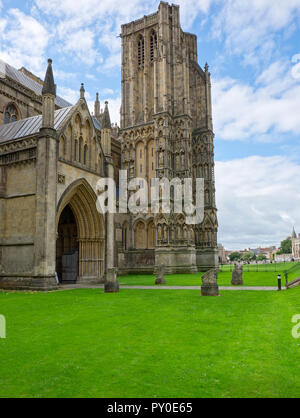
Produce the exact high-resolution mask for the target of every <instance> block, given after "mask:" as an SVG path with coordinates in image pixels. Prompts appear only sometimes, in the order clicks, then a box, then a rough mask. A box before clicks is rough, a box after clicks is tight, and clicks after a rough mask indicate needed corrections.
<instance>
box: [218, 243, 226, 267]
mask: <svg viewBox="0 0 300 418" xmlns="http://www.w3.org/2000/svg"><path fill="white" fill-rule="evenodd" d="M227 252H228V251H226V250H225V248H224V247H223V245H222V244H219V245H218V253H219V264H226V263H227V261H228V258H227V254H226V253H227Z"/></svg>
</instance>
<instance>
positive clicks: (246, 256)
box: [242, 251, 256, 263]
mask: <svg viewBox="0 0 300 418" xmlns="http://www.w3.org/2000/svg"><path fill="white" fill-rule="evenodd" d="M242 260H243V261H246V262H247V263H250V261H253V260H256V255H255V254H254V253H253V252H252V251H248V252H247V253H245V254H243V256H242Z"/></svg>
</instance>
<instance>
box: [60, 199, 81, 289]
mask: <svg viewBox="0 0 300 418" xmlns="http://www.w3.org/2000/svg"><path fill="white" fill-rule="evenodd" d="M77 230H78V229H77V223H76V219H75V216H74V213H73V211H72V209H71V207H70V205H67V206H66V207H65V208H64V210H63V211H62V214H61V216H60V219H59V224H58V236H57V242H56V266H57V267H56V272H57V276H58V280H59V282H60V283H76V281H77V277H78V271H79V257H78V256H79V247H78V235H77Z"/></svg>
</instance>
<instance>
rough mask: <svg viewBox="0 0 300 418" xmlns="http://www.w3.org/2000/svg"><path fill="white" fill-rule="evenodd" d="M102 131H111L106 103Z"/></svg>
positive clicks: (106, 104)
mask: <svg viewBox="0 0 300 418" xmlns="http://www.w3.org/2000/svg"><path fill="white" fill-rule="evenodd" d="M102 129H111V121H110V114H109V110H108V102H105V109H104V112H103V117H102Z"/></svg>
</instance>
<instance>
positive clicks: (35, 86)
mask: <svg viewBox="0 0 300 418" xmlns="http://www.w3.org/2000/svg"><path fill="white" fill-rule="evenodd" d="M1 77H4V78H10V79H12V80H14V81H16V82H17V83H19V84H22V86H24V87H26V88H27V89H29V90H31V91H33V92H34V93H35V94H37V95H38V96H42V90H43V86H42V85H41V84H40V83H38V82H37V81H34V80H33V79H32V78H30V77H28V76H27V75H26V74H24V73H23V72H22V71H18V70H16V69H15V68H14V67H12V66H11V65H9V64H6V63H5V62H4V61H2V60H0V79H1ZM55 104H56V105H57V106H58V107H61V108H62V107H69V106H71V103H69V102H67V101H66V100H64V99H63V98H62V97H59V96H56V99H55Z"/></svg>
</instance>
